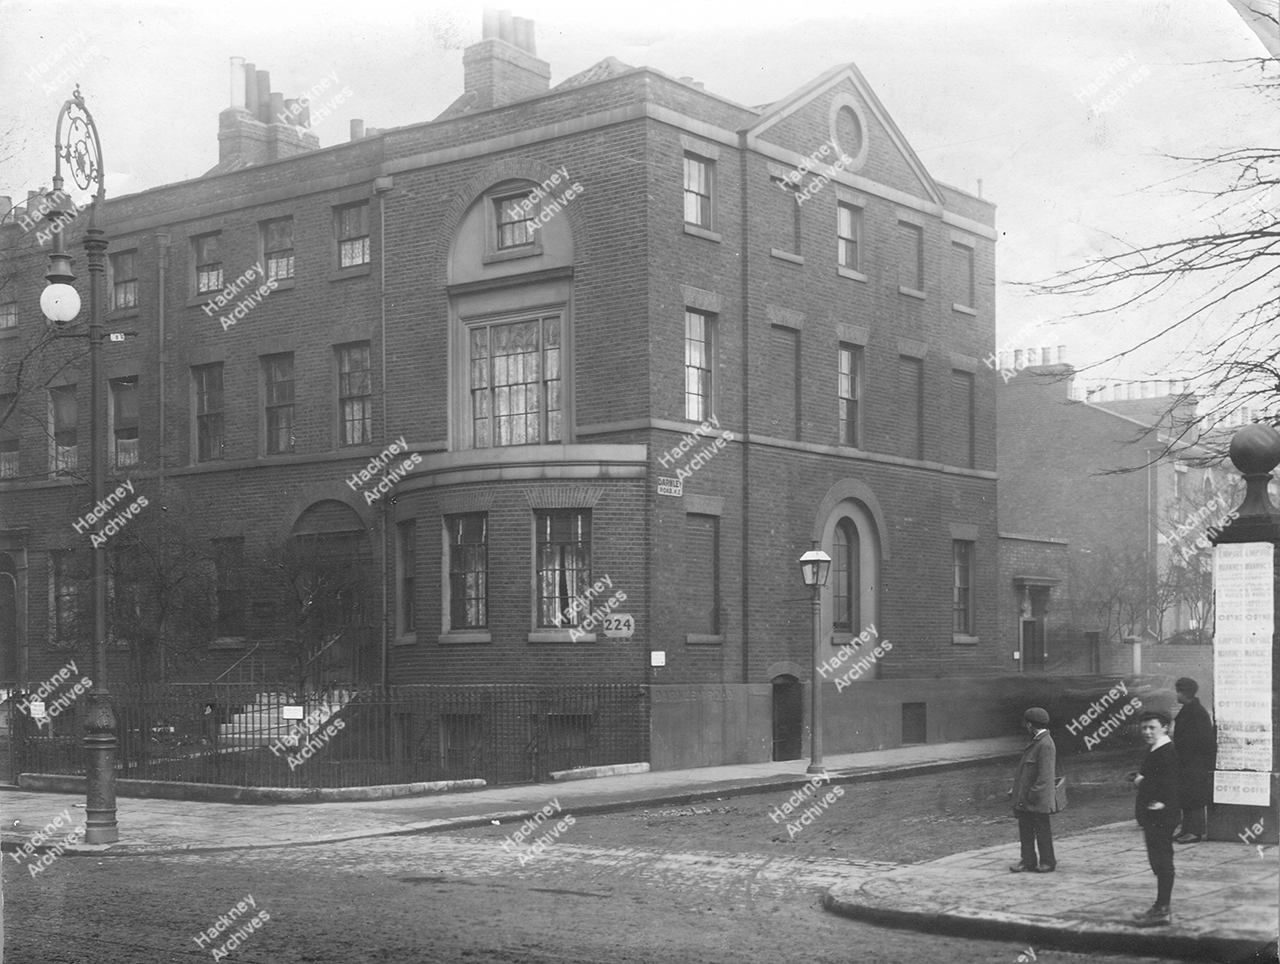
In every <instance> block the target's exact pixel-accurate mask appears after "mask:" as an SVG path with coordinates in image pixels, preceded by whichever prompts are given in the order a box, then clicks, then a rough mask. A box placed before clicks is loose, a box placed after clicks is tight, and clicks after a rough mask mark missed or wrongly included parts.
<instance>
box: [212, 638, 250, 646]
mask: <svg viewBox="0 0 1280 964" xmlns="http://www.w3.org/2000/svg"><path fill="white" fill-rule="evenodd" d="M209 648H210V649H244V637H243V636H219V637H218V638H217V639H215V640H213V641H212V642H210V643H209Z"/></svg>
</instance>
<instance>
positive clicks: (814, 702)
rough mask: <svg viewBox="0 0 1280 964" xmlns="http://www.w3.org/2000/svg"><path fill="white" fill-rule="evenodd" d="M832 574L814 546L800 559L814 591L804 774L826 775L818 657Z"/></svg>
mask: <svg viewBox="0 0 1280 964" xmlns="http://www.w3.org/2000/svg"><path fill="white" fill-rule="evenodd" d="M830 571H831V557H830V556H829V555H827V554H826V553H825V552H823V551H822V550H821V549H819V548H818V543H817V542H816V541H815V542H814V543H813V548H812V549H810V550H809V551H808V552H806V553H805V554H804V555H803V556H801V557H800V575H801V576H802V577H803V578H804V584H805V585H806V586H808V587H809V588H810V589H812V590H813V653H812V656H813V672H812V678H813V694H812V696H811V697H810V699H809V767H808V769H806V770H805V773H814V774H821V775H824V776H825V775H826V772H827V768H826V767H824V766H823V765H822V678H821V677H820V676H818V657H819V655H820V654H821V651H822V587H823V586H825V585H826V584H827V573H828V572H830Z"/></svg>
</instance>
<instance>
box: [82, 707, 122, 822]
mask: <svg viewBox="0 0 1280 964" xmlns="http://www.w3.org/2000/svg"><path fill="white" fill-rule="evenodd" d="M89 699H90V700H91V704H90V706H89V710H88V713H87V714H86V717H85V731H86V732H85V736H84V749H85V764H86V766H85V789H86V791H87V792H86V794H85V811H84V813H85V825H84V842H85V843H87V844H108V843H115V842H116V841H118V840H119V839H120V828H119V827H118V826H117V825H116V717H115V713H114V712H112V708H111V699H110V697H109V696H108V695H107V694H106V693H93V694H92V695H91V696H90V697H89Z"/></svg>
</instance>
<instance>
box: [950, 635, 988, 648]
mask: <svg viewBox="0 0 1280 964" xmlns="http://www.w3.org/2000/svg"><path fill="white" fill-rule="evenodd" d="M979 642H981V640H980V639H979V638H978V637H977V636H966V635H964V633H952V634H951V645H952V646H977V645H978V643H979Z"/></svg>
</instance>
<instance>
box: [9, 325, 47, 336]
mask: <svg viewBox="0 0 1280 964" xmlns="http://www.w3.org/2000/svg"><path fill="white" fill-rule="evenodd" d="M50 324H52V322H50ZM17 337H18V326H17V325H14V326H13V327H12V328H0V338H17Z"/></svg>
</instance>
